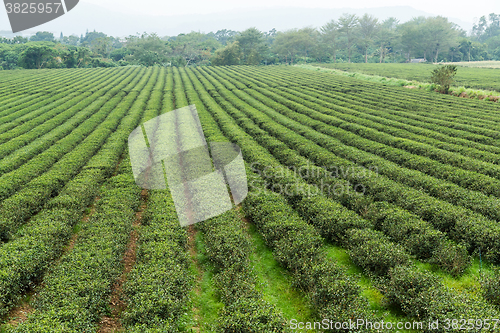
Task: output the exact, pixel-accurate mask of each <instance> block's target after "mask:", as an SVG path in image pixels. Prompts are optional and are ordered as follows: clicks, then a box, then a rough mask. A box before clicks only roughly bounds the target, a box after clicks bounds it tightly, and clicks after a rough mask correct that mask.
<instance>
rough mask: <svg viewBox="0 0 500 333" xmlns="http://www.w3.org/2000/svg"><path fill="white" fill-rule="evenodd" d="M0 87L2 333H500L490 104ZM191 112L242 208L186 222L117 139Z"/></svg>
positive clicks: (498, 109)
mask: <svg viewBox="0 0 500 333" xmlns="http://www.w3.org/2000/svg"><path fill="white" fill-rule="evenodd" d="M339 66H340V65H339ZM349 66H352V67H349ZM376 67H377V68H376ZM358 68H363V65H357V64H356V65H354V64H351V65H345V67H344V68H343V69H345V70H356V71H357V70H358ZM366 68H367V71H368V72H370V71H377V73H376V74H378V75H385V74H384V73H381V72H380V73H379V72H378V70H379V69H381V68H384V69H385V70H386V72H385V73H392V72H394V73H395V74H394V75H421V76H420V77H424V76H425V75H427V74H426V73H427V71H428V72H430V70H431V68H432V67H431V66H429V65H407V64H398V65H394V66H392V65H390V66H389V65H383V67H382V66H381V67H378V65H370V66H366ZM484 71H485V72H484V73H490V74H491V75H492V76H490V77H486V78H485V79H484V80H483V81H484V82H485V84H486V85H492V84H494V83H495V82H494V76H493V73H496V72H495V71H496V70H492V69H491V70H490V69H488V70H484ZM400 72H401V73H404V74H399V73H400ZM464 73H465V70H464V71H462V68H460V70H459V75H461V74H462V75H465V74H464ZM482 73H483V69H471V72H470V75H472V76H474V77H476V78H477V79H478V82H479V81H480V80H479V79H480V75H482ZM490 74H488V75H490ZM385 76H390V75H385ZM412 79H416V78H412ZM464 79H465V78H464ZM488 80H491V81H488ZM0 82H1V85H0V129H1V131H0V237H1V238H0V241H1V243H0V314H1V315H2V318H3V319H2V320H3V324H2V328H1V329H2V330H3V331H4V332H17V333H25V332H61V333H62V332H216V333H219V332H228V333H229V332H306V331H309V332H335V331H339V330H335V329H331V330H330V329H324V328H316V329H309V330H294V329H293V328H294V327H293V325H292V324H293V323H295V322H319V321H321V320H323V319H329V320H331V321H332V323H336V322H345V321H349V319H351V320H354V321H355V320H357V319H363V320H365V321H371V322H380V321H381V320H384V322H386V323H387V322H391V323H394V326H396V323H397V322H402V323H406V324H407V325H409V326H407V327H406V328H408V329H407V330H404V329H400V330H399V331H401V332H403V331H404V332H410V331H411V332H446V331H450V330H448V329H446V328H447V327H449V328H450V329H451V331H459V330H460V329H459V327H468V328H469V330H468V331H470V332H480V331H481V332H484V331H485V329H484V327H485V326H487V323H488V321H485V320H486V319H489V323H488V325H489V327H490V329H489V330H486V331H495V330H498V329H499V328H500V323H499V324H498V326H497V328H496V329H493V327H494V325H497V324H496V322H495V321H494V320H492V319H498V318H500V308H499V306H500V280H499V274H500V271H499V270H498V267H499V265H500V223H499V222H500V209H499V208H500V132H499V131H498V129H499V127H500V106H499V105H498V104H496V103H485V102H483V101H478V100H471V99H462V98H456V97H453V96H449V95H441V94H436V93H433V92H426V91H423V90H411V89H406V88H403V87H395V86H384V85H381V84H378V83H372V82H367V81H362V80H357V79H354V78H350V77H345V76H340V75H331V74H328V73H321V72H316V71H311V70H306V69H300V68H297V67H289V66H269V67H257V66H256V67H251V66H230V67H191V68H190V67H188V68H175V67H174V68H163V67H152V68H151V67H150V68H145V67H121V68H110V69H61V70H41V71H37V70H33V71H31V70H25V71H4V72H2V73H0ZM471 82H472V81H471ZM471 84H475V83H471ZM483 88H484V89H492V87H491V86H490V87H489V88H486V87H483ZM497 89H498V88H497ZM193 104H194V105H196V108H197V111H198V114H199V117H200V120H201V123H202V127H203V132H204V135H205V137H206V140H207V142H221V141H229V142H233V143H236V144H238V146H239V147H241V150H242V154H243V157H244V159H245V162H246V166H247V176H248V182H249V195H248V197H247V198H246V199H245V201H244V202H243V203H242V205H241V206H239V207H237V208H235V209H234V210H231V211H229V212H226V213H224V214H222V215H220V216H218V217H215V218H212V219H210V220H207V221H205V222H201V223H197V224H195V225H194V226H190V227H188V228H183V227H181V226H180V225H179V222H178V219H177V215H176V210H175V205H174V201H173V198H172V196H171V194H170V192H169V191H168V190H149V191H148V190H141V188H139V187H138V186H137V185H136V184H135V182H134V177H133V173H132V167H131V163H130V157H129V155H128V153H129V150H128V146H127V139H128V136H129V134H130V133H131V132H132V130H134V129H135V128H136V127H137V126H139V125H140V124H143V123H144V122H146V121H148V120H150V119H153V118H155V117H157V116H159V115H161V114H164V113H167V112H169V111H172V110H174V109H178V108H181V107H184V106H188V105H193ZM179 118H180V117H179ZM188 121H189V119H187V118H186V119H176V121H175V123H172V124H170V125H171V128H172V131H175V132H176V133H181V131H180V126H182V125H183V124H186V122H188ZM187 162H192V163H191V164H190V165H196V161H189V159H187ZM452 319H457V321H452ZM466 319H473V321H471V322H467V321H466ZM435 320H439V321H440V323H441V326H440V330H435V329H432V330H431V329H429V327H428V322H430V321H435ZM414 322H423V324H422V325H423V326H422V328H421V329H420V328H419V326H418V325H416V326H413V327H412V329H409V327H410V326H412V323H414ZM375 327H376V326H375ZM403 328H404V324H403ZM344 331H347V330H344ZM349 331H351V332H389V331H394V332H396V331H397V330H396V329H394V330H389V329H387V328H379V329H368V328H366V327H364V326H363V327H359V328H358V329H357V330H354V329H353V330H349Z"/></svg>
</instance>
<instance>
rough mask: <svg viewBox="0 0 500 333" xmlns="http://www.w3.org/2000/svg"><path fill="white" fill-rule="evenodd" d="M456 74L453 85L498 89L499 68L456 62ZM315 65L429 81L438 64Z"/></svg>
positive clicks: (499, 86)
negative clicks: (475, 66)
mask: <svg viewBox="0 0 500 333" xmlns="http://www.w3.org/2000/svg"><path fill="white" fill-rule="evenodd" d="M457 64H458V65H459V66H460V67H458V71H457V76H456V77H455V83H454V86H463V87H465V88H472V89H482V90H494V91H500V80H499V78H500V68H498V67H497V68H479V67H478V68H473V67H464V66H461V64H462V63H457ZM464 64H465V63H464ZM315 66H319V67H325V68H334V69H339V70H342V71H347V72H356V73H363V74H368V75H378V76H384V77H390V78H397V79H404V80H408V81H419V82H430V81H431V72H432V70H433V69H434V68H436V67H437V66H439V65H433V64H371V63H370V64H359V63H356V64H345V63H343V64H315Z"/></svg>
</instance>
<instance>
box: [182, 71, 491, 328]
mask: <svg viewBox="0 0 500 333" xmlns="http://www.w3.org/2000/svg"><path fill="white" fill-rule="evenodd" d="M190 77H191V78H192V79H193V83H194V87H195V89H196V90H198V93H199V95H200V98H201V99H202V100H203V102H204V104H205V106H206V108H207V110H209V111H210V113H212V114H213V116H214V117H215V118H216V120H217V121H218V123H219V125H220V126H221V128H222V130H223V131H224V132H225V133H226V135H228V136H229V137H230V138H231V139H232V140H234V142H237V143H238V144H239V145H240V147H242V149H243V150H244V155H245V158H246V159H247V161H248V160H249V161H256V160H258V161H260V162H261V163H262V164H264V165H272V163H273V160H272V159H270V157H268V156H269V154H268V153H266V151H265V150H262V149H261V148H260V146H259V145H258V144H256V143H255V141H253V140H252V139H251V138H250V136H249V135H248V134H246V133H244V132H242V131H241V129H239V128H238V127H237V125H236V124H235V121H234V120H232V119H230V118H228V117H227V115H225V114H224V112H222V111H221V109H220V107H219V105H221V106H223V107H228V105H227V104H224V102H223V101H219V100H217V99H216V100H217V102H218V103H217V104H215V103H214V102H213V100H212V99H211V98H209V97H208V96H205V94H206V92H204V90H203V87H202V86H199V84H198V83H197V82H196V81H195V79H196V78H195V77H194V75H191V76H190ZM199 79H200V81H201V82H202V83H203V84H204V85H205V87H206V88H207V89H208V91H210V92H211V93H212V94H214V95H215V94H216V92H215V90H212V89H211V84H210V82H209V81H207V80H206V79H205V78H204V77H201V76H200V77H199ZM212 83H215V82H214V81H212ZM214 98H216V97H215V96H214ZM211 101H212V102H211ZM250 134H251V135H252V136H254V137H260V136H261V135H264V136H265V134H262V133H259V134H256V133H250ZM265 141H267V142H272V139H271V138H270V137H267V138H265ZM276 147H277V146H276ZM268 176H269V177H268V178H266V179H267V180H269V178H272V180H273V181H276V182H279V181H282V182H283V184H285V183H286V182H287V181H291V179H290V178H291V177H290V178H288V179H286V177H284V176H283V175H279V176H278V177H275V178H273V177H272V176H271V175H269V174H268ZM268 195H270V196H271V198H270V199H269V202H266V203H268V204H273V203H276V202H277V201H278V200H279V198H280V197H279V196H277V197H273V196H276V195H275V194H268ZM262 196H264V194H262ZM252 198H253V197H252V196H250V197H249V198H247V200H249V201H250V200H252ZM317 198H318V197H315V198H314V201H313V200H312V199H307V198H305V197H304V194H302V196H301V194H300V192H299V193H294V195H292V196H291V197H290V200H291V201H292V202H294V203H295V205H297V203H298V202H299V204H298V205H299V206H300V207H302V208H303V209H307V208H309V207H311V206H312V203H313V202H318V205H317V208H318V210H317V212H320V213H321V215H322V216H325V215H326V216H328V217H327V218H325V220H323V221H324V225H326V224H327V223H328V221H332V222H333V221H335V220H336V216H337V215H338V212H342V211H343V210H344V208H343V207H342V206H340V205H338V204H334V205H337V207H339V209H338V210H337V211H335V210H334V211H332V210H331V209H328V208H331V206H330V207H328V206H326V205H324V203H322V202H321V201H317ZM300 200H305V201H304V202H303V203H302V205H300ZM307 200H309V201H307ZM325 200H326V201H325V202H327V203H331V204H332V203H333V202H331V201H328V200H327V199H325ZM252 207H254V209H256V210H258V209H263V208H262V206H259V205H258V204H257V203H256V204H255V205H250V209H252ZM256 207H258V208H256ZM266 211H267V212H268V213H269V214H271V216H272V214H273V213H274V212H276V213H277V214H278V215H279V214H280V212H281V210H280V208H279V204H277V205H275V206H272V207H270V208H269V209H268V210H266ZM299 211H300V209H299ZM310 214H311V215H309V217H308V218H310V219H311V220H315V221H317V222H318V225H320V224H321V222H320V221H321V215H319V218H318V219H316V216H315V215H314V214H313V213H310ZM288 219H289V215H287V216H286V218H284V219H281V218H274V216H273V217H271V218H269V223H272V224H271V225H272V227H270V228H269V232H270V236H267V238H269V237H272V238H271V239H274V238H275V237H277V238H278V239H279V237H280V235H283V234H286V232H285V231H284V230H283V229H281V226H280V225H281V224H282V222H281V221H288ZM344 221H345V222H344V225H345V226H346V227H345V229H344V230H345V233H346V234H348V235H349V236H348V237H343V239H344V241H345V242H346V243H348V244H351V245H350V247H351V250H350V251H351V253H353V254H354V256H353V260H357V263H358V264H359V265H361V266H362V267H363V268H364V269H365V270H366V271H367V272H370V273H372V274H381V275H382V276H389V274H390V272H391V271H392V269H393V268H394V267H397V266H398V265H400V264H402V263H403V264H404V263H409V257H408V255H407V254H405V252H404V251H403V250H402V249H401V248H399V249H398V247H397V246H395V245H394V244H393V243H391V242H390V241H389V240H388V239H387V238H385V236H384V235H383V234H380V233H377V232H376V231H373V230H370V229H364V228H363V227H362V226H361V229H357V228H352V227H349V226H348V224H349V223H350V221H351V219H345V220H344ZM256 223H258V222H256ZM313 223H314V222H313ZM331 224H332V225H335V223H334V222H333V223H331ZM285 228H286V224H285ZM276 229H277V230H278V231H275V230H276ZM285 230H286V229H285ZM301 231H302V230H301ZM351 239H352V240H351ZM354 240H355V241H354ZM284 244H285V245H284V246H286V244H287V242H284ZM365 244H370V245H371V246H366V245H365ZM303 248H308V247H305V246H302V251H303ZM292 253H295V252H292ZM358 254H363V255H364V256H358ZM409 267H411V266H409ZM411 271H412V272H413V271H415V268H414V267H413V268H411ZM440 290H444V289H443V288H442V287H440ZM446 297H447V298H444V300H445V301H446V302H448V303H449V304H453V303H454V302H455V301H456V300H457V299H460V300H462V299H463V297H461V296H460V297H459V296H457V297H454V296H453V293H449V294H447V296H446ZM399 301H400V302H403V297H402V298H401V299H399ZM424 308H425V307H424V306H422V310H423V309H424ZM481 308H482V309H488V311H490V313H492V314H493V313H495V312H494V311H493V310H491V307H489V306H488V305H486V304H485V303H484V300H482V299H475V300H472V301H470V305H469V306H468V307H467V309H473V310H472V311H470V312H469V313H471V314H472V315H474V316H476V317H477V316H481V313H482V312H478V311H479V310H478V309H481ZM465 310H466V307H465V306H464V307H462V308H457V309H456V311H455V312H449V313H447V315H449V316H452V317H453V316H458V317H461V316H463V315H464V311H465ZM429 313H430V314H429V317H428V318H429V319H430V318H433V316H434V315H438V314H439V310H438V309H435V308H430V311H429ZM478 318H479V317H478Z"/></svg>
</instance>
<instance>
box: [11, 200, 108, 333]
mask: <svg viewBox="0 0 500 333" xmlns="http://www.w3.org/2000/svg"><path fill="white" fill-rule="evenodd" d="M100 199H101V197H100V196H96V197H95V199H94V202H93V203H92V205H90V206H89V209H90V210H89V211H88V213H85V214H84V215H83V217H82V220H81V222H80V224H85V223H87V221H88V220H89V219H90V217H91V216H92V215H93V214H94V212H95V207H96V203H97V202H98V201H99V200H100ZM77 238H78V232H76V233H74V234H73V235H72V236H71V238H70V240H69V242H68V244H67V245H66V247H65V248H64V250H63V251H62V253H61V255H60V257H59V258H58V259H57V260H56V261H54V264H53V266H57V264H58V263H59V262H60V261H61V258H62V257H63V256H64V255H65V254H66V253H68V252H71V251H72V250H73V248H74V247H75V242H76V239H77ZM41 289H43V278H42V279H41V280H40V281H38V282H36V283H35V284H33V285H32V286H31V287H30V288H29V289H28V290H26V292H25V296H24V297H23V300H22V301H21V302H20V303H19V304H18V305H17V306H15V307H13V308H12V309H11V310H10V312H9V314H8V315H7V316H6V317H5V318H7V319H9V320H8V321H7V325H10V326H12V327H16V326H17V325H19V324H21V323H23V322H24V321H26V319H27V318H28V315H29V314H30V313H32V312H33V311H34V310H35V309H34V308H33V307H32V306H31V303H32V302H33V298H35V297H36V296H37V294H38V292H39V291H40V290H41Z"/></svg>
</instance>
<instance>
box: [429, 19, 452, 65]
mask: <svg viewBox="0 0 500 333" xmlns="http://www.w3.org/2000/svg"><path fill="white" fill-rule="evenodd" d="M425 27H426V30H427V36H426V37H427V43H426V44H427V45H429V50H430V52H431V55H432V56H433V58H434V62H438V58H439V53H440V52H442V51H447V50H449V49H450V47H454V46H458V37H459V29H458V27H457V26H456V25H455V24H454V23H452V22H449V21H448V19H447V18H445V17H442V16H436V17H429V18H428V19H427V21H426V23H425Z"/></svg>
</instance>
